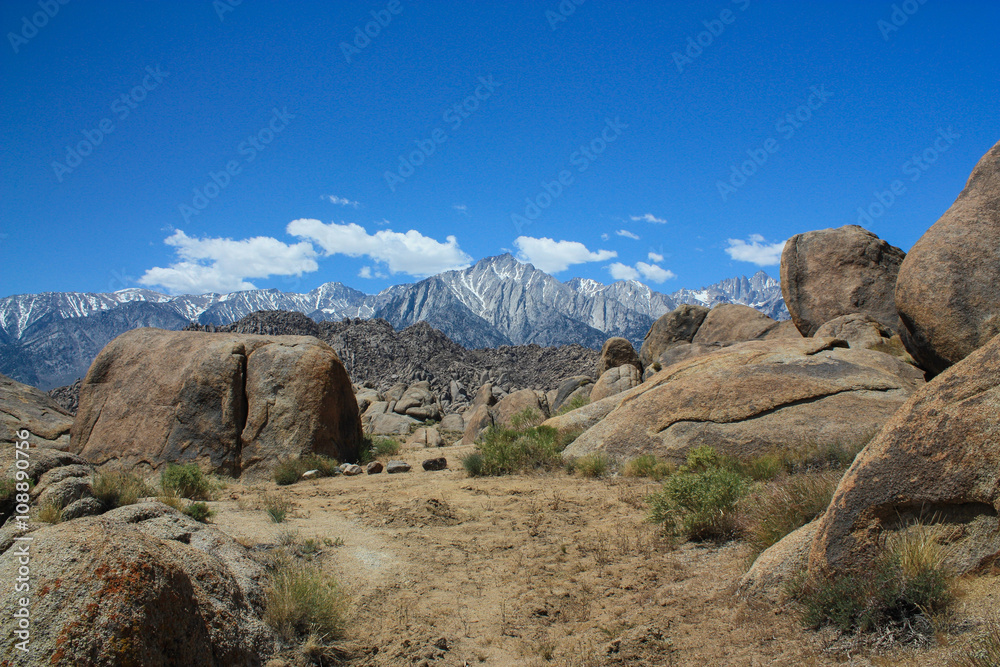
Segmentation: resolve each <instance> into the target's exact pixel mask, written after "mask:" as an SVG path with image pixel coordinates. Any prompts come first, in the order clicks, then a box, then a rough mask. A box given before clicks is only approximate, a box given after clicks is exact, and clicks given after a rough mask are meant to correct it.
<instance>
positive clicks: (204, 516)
mask: <svg viewBox="0 0 1000 667" xmlns="http://www.w3.org/2000/svg"><path fill="white" fill-rule="evenodd" d="M184 513H185V514H187V515H188V516H189V517H191V518H192V519H194V520H195V521H201V522H202V523H208V520H209V519H211V518H212V517H213V516H215V512H214V511H213V510H211V509H209V507H208V505H207V504H206V503H202V502H197V503H191V504H190V505H188V506H187V507H186V508H185V509H184Z"/></svg>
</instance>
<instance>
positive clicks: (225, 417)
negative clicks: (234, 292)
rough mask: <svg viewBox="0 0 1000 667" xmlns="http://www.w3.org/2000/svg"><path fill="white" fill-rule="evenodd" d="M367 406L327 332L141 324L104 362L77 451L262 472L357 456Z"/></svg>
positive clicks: (76, 436)
mask: <svg viewBox="0 0 1000 667" xmlns="http://www.w3.org/2000/svg"><path fill="white" fill-rule="evenodd" d="M357 410H358V407H357V402H356V401H355V399H354V394H353V392H352V390H351V383H350V379H349V378H348V377H347V373H346V372H345V371H344V369H343V366H342V365H341V363H340V360H339V359H338V358H337V355H336V354H335V353H334V351H333V350H332V349H331V348H330V347H329V346H327V345H326V344H324V343H322V342H320V341H318V340H316V339H315V338H311V337H306V336H279V337H267V336H256V335H242V334H208V333H202V332H193V331H163V330H159V329H136V330H133V331H130V332H127V333H125V334H122V335H121V336H119V337H118V338H116V339H115V340H113V341H112V342H111V343H109V344H108V345H107V347H105V348H104V350H103V351H102V352H101V354H100V355H98V357H97V359H95V360H94V363H93V365H92V366H91V368H90V371H89V372H88V373H87V377H86V378H85V379H84V381H83V385H82V387H81V390H80V409H79V412H78V414H77V419H76V421H75V422H74V425H73V428H72V440H71V445H70V450H71V451H73V452H75V453H78V454H80V456H82V457H83V458H84V459H86V460H88V461H90V462H92V463H96V464H103V463H105V462H108V461H117V462H118V463H119V464H122V465H129V466H140V467H141V468H143V469H157V468H159V467H161V466H163V465H165V464H166V463H170V462H181V463H188V462H196V463H198V464H199V465H201V466H202V467H203V468H204V469H206V470H207V471H214V472H222V473H227V474H231V475H239V474H241V473H243V472H245V471H249V472H252V473H253V474H255V475H262V474H266V473H267V472H268V471H269V469H270V468H271V467H272V466H273V465H274V464H275V463H277V461H278V460H279V459H282V458H292V457H296V456H299V455H302V454H306V453H317V454H324V455H327V456H331V457H335V458H339V459H353V458H356V456H357V452H358V444H359V442H360V439H361V423H360V420H359V418H358V411H357Z"/></svg>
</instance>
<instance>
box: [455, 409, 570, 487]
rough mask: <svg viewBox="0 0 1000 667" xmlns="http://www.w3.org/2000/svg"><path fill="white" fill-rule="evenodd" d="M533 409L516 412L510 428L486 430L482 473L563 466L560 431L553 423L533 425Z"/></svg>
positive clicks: (482, 447)
mask: <svg viewBox="0 0 1000 667" xmlns="http://www.w3.org/2000/svg"><path fill="white" fill-rule="evenodd" d="M532 412H534V411H528V410H526V411H524V412H523V413H519V414H518V415H515V416H514V418H512V419H511V427H510V428H503V427H497V426H491V427H489V428H487V429H486V431H484V432H483V436H482V441H481V442H480V443H479V445H478V448H479V454H480V455H481V456H482V467H481V472H480V474H482V475H490V476H495V475H509V474H513V473H516V472H524V471H529V470H537V469H549V470H551V469H554V468H557V467H559V466H560V465H561V463H562V458H561V457H560V455H559V453H560V452H561V451H562V448H561V447H560V446H559V432H558V431H556V429H554V428H552V427H550V426H530V425H529V424H531V423H532V422H533V421H535V418H534V417H533V416H532V414H530V413H532ZM466 458H468V457H466ZM463 465H465V464H464V462H463ZM473 465H478V460H476V459H473ZM468 470H469V467H468V466H466V471H468Z"/></svg>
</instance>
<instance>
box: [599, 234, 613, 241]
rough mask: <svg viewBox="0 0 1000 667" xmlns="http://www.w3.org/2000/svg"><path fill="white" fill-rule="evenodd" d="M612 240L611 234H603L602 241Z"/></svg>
mask: <svg viewBox="0 0 1000 667" xmlns="http://www.w3.org/2000/svg"><path fill="white" fill-rule="evenodd" d="M610 238H611V235H610V234H601V240H602V241H607V240H608V239H610Z"/></svg>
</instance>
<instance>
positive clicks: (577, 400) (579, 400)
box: [556, 394, 590, 415]
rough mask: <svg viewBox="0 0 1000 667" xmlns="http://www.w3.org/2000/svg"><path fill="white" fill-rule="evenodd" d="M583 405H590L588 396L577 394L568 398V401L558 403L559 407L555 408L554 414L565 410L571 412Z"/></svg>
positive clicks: (559, 413) (560, 413)
mask: <svg viewBox="0 0 1000 667" xmlns="http://www.w3.org/2000/svg"><path fill="white" fill-rule="evenodd" d="M585 405H590V396H584V395H583V394H577V395H576V396H574V397H573V398H571V399H569V400H568V401H566V402H565V403H563V404H562V405H560V406H559V409H558V410H556V415H564V414H566V413H567V412H573V410H577V409H579V408H582V407H583V406H585Z"/></svg>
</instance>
